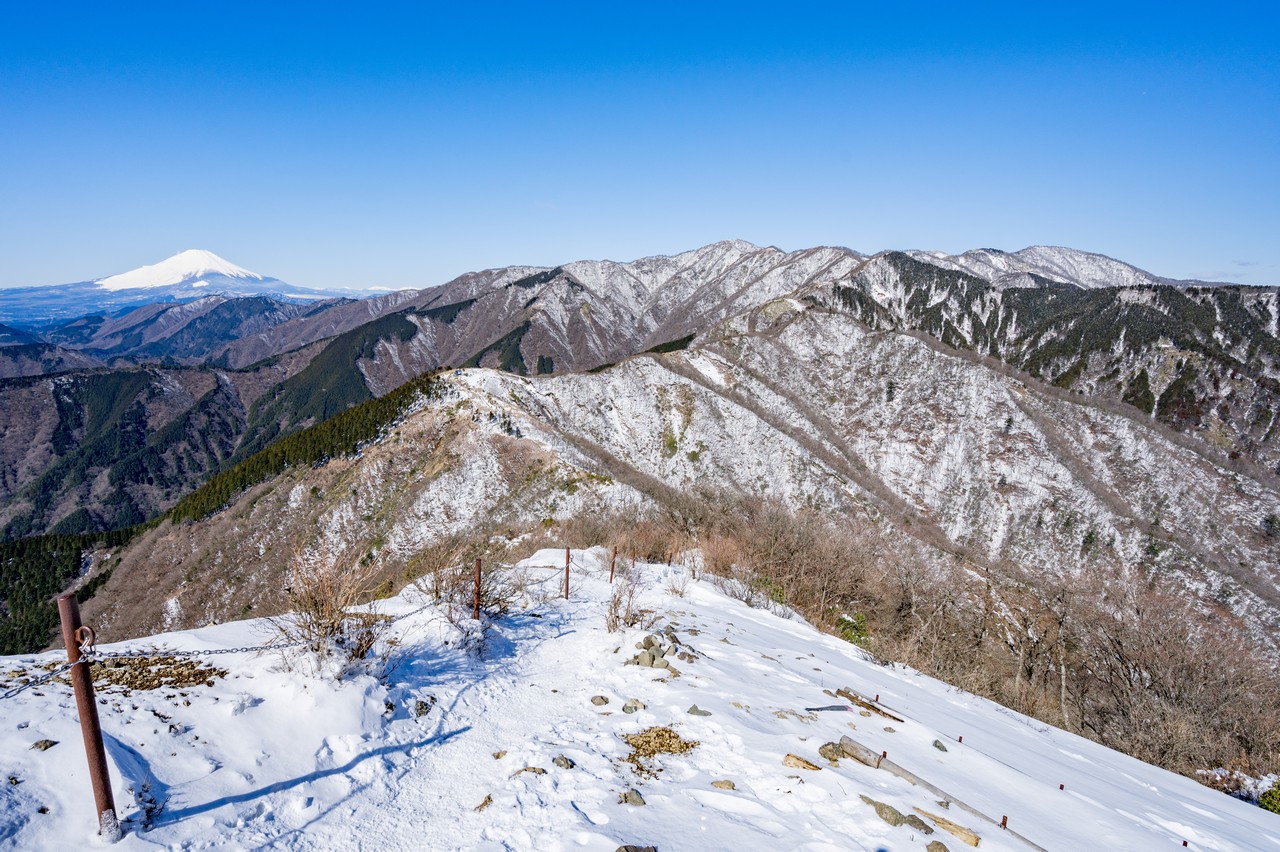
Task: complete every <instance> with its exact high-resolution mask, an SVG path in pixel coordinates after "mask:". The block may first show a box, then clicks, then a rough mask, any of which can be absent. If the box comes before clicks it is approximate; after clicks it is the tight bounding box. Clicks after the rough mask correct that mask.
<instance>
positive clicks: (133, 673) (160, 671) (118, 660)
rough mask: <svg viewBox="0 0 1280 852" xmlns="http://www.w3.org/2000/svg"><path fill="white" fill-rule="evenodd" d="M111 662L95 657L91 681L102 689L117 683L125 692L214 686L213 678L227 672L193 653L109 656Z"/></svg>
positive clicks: (225, 674) (224, 674) (221, 676)
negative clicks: (201, 661)
mask: <svg viewBox="0 0 1280 852" xmlns="http://www.w3.org/2000/svg"><path fill="white" fill-rule="evenodd" d="M109 659H110V661H111V662H112V663H114V665H112V666H109V667H108V666H106V665H104V664H103V663H102V662H98V661H95V662H94V663H93V666H92V669H91V671H92V672H93V685H94V687H95V688H96V689H99V690H102V689H106V688H108V687H112V686H117V687H120V688H121V689H122V690H123V691H124V693H125V694H126V695H127V694H128V693H129V692H131V691H132V690H135V689H139V690H147V689H161V688H164V689H181V688H182V687H191V686H213V681H214V678H224V677H226V676H227V670H226V669H220V668H217V667H216V666H210V665H206V664H204V663H200V662H197V660H196V659H195V658H193V657H171V656H168V655H165V654H155V655H152V656H146V657H112V658H109Z"/></svg>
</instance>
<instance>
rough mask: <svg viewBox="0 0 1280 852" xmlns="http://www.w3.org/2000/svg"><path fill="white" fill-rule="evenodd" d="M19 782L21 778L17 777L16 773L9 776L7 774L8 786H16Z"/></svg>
mask: <svg viewBox="0 0 1280 852" xmlns="http://www.w3.org/2000/svg"><path fill="white" fill-rule="evenodd" d="M21 783H22V779H21V778H19V777H18V776H17V775H10V776H9V786H10V787H17V786H18V785H19V784H21Z"/></svg>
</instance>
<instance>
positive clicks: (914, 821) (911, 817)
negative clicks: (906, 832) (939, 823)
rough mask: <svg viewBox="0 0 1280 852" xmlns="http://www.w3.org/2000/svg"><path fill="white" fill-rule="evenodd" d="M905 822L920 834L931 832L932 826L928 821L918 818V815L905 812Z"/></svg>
mask: <svg viewBox="0 0 1280 852" xmlns="http://www.w3.org/2000/svg"><path fill="white" fill-rule="evenodd" d="M905 822H906V824H907V825H909V826H911V827H912V828H914V829H915V830H916V831H918V832H920V833H921V834H933V826H931V825H929V823H927V822H925V821H924V820H922V819H920V817H918V816H916V815H915V814H907V818H906V820H905Z"/></svg>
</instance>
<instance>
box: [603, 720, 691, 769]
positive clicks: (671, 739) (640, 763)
mask: <svg viewBox="0 0 1280 852" xmlns="http://www.w3.org/2000/svg"><path fill="white" fill-rule="evenodd" d="M622 738H623V739H624V740H626V741H627V745H629V746H631V753H630V754H628V755H627V756H626V757H624V758H623V760H624V761H626V762H627V763H630V764H631V765H632V767H634V768H635V771H636V773H637V774H638V775H641V776H644V777H646V778H656V777H657V775H658V773H659V772H661V771H662V768H661V767H658V766H653V765H650V764H648V763H646V762H645V761H646V759H652V758H655V757H658V756H659V755H663V754H685V753H687V752H690V751H693V750H694V749H695V748H697V747H698V745H699V743H698V742H697V740H686V739H684V738H682V737H681V736H680V735H679V734H677V733H676V732H675V731H673V730H672V729H671V728H667V727H662V726H654V727H652V728H645V729H644V730H643V731H640V732H639V733H635V734H623V735H622Z"/></svg>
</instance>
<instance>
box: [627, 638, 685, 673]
mask: <svg viewBox="0 0 1280 852" xmlns="http://www.w3.org/2000/svg"><path fill="white" fill-rule="evenodd" d="M636 649H637V650H638V651H639V653H638V654H636V655H635V656H634V657H631V658H630V659H628V660H626V661H624V662H623V665H627V666H641V667H642V668H655V669H665V668H669V667H670V665H671V659H672V658H678V659H680V660H683V661H684V662H686V663H692V662H694V660H695V659H696V655H695V653H694V650H693V649H692V648H690V647H689V646H688V645H685V644H683V643H682V642H681V641H680V637H679V636H677V635H676V633H675V631H674V630H671V629H667V630H665V631H663V632H660V633H650V634H648V635H647V636H645V637H644V638H643V639H641V640H640V641H639V642H637V643H636ZM672 671H673V672H674V671H675V670H674V669H672ZM677 674H678V672H677Z"/></svg>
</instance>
